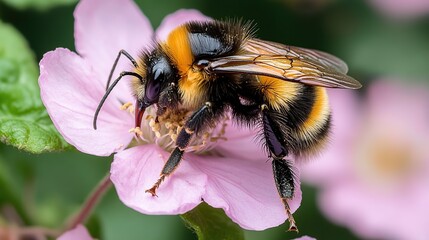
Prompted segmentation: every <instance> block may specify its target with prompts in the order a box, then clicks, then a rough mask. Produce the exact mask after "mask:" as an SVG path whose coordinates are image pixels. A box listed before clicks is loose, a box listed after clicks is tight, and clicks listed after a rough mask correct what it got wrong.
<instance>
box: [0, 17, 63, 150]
mask: <svg viewBox="0 0 429 240" xmlns="http://www.w3.org/2000/svg"><path fill="white" fill-rule="evenodd" d="M0 36H1V37H2V40H1V41H0V141H1V142H4V143H6V144H9V145H12V146H15V147H17V148H19V149H22V150H25V151H28V152H31V153H42V152H46V151H54V150H62V149H64V148H66V147H67V146H68V145H67V143H66V142H65V141H64V140H63V138H62V137H61V135H59V133H58V132H57V130H56V129H55V127H54V126H53V124H52V122H51V120H50V118H49V116H48V114H47V112H46V110H45V108H44V106H43V104H42V101H41V100H40V94H39V87H38V84H37V78H38V75H39V74H38V69H37V64H36V62H35V60H34V55H33V53H32V52H31V50H30V48H29V47H28V44H27V43H26V41H25V40H24V38H23V37H22V36H21V35H20V34H19V33H18V32H17V30H16V29H14V28H13V27H12V26H10V25H8V24H5V23H2V22H0Z"/></svg>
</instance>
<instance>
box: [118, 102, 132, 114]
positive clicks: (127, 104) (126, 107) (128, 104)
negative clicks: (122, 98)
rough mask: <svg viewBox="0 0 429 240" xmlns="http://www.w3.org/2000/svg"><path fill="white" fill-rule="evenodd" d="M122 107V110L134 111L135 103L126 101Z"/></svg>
mask: <svg viewBox="0 0 429 240" xmlns="http://www.w3.org/2000/svg"><path fill="white" fill-rule="evenodd" d="M120 109H121V110H122V111H128V112H130V113H134V105H133V104H132V103H131V102H127V103H124V104H123V105H122V106H121V107H120Z"/></svg>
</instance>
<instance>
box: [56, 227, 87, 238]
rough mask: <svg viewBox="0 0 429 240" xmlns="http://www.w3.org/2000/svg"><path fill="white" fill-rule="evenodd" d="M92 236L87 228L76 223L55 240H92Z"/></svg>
mask: <svg viewBox="0 0 429 240" xmlns="http://www.w3.org/2000/svg"><path fill="white" fill-rule="evenodd" d="M92 239H93V238H92V237H91V235H89V233H88V230H86V228H85V227H84V226H82V225H78V226H77V227H76V228H74V229H72V230H69V231H67V232H65V233H63V234H62V235H61V236H59V237H58V238H57V240H92Z"/></svg>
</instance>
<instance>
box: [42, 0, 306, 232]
mask: <svg viewBox="0 0 429 240" xmlns="http://www.w3.org/2000/svg"><path fill="white" fill-rule="evenodd" d="M74 16H75V39H76V50H77V52H78V54H76V53H74V52H71V51H70V50H67V49H62V48H59V49H56V50H55V51H52V52H48V53H46V54H45V56H44V57H43V59H42V61H41V62H40V70H41V74H40V78H39V84H40V88H41V96H42V100H43V102H44V104H45V106H46V108H47V110H48V113H49V115H50V116H51V118H52V120H53V122H54V124H55V126H56V127H57V129H58V130H59V131H60V133H61V134H62V135H63V136H64V138H65V139H66V140H67V141H68V142H69V143H70V144H72V145H74V146H75V147H76V148H77V149H79V150H80V151H82V152H85V153H89V154H94V155H99V156H108V155H110V154H112V153H115V155H114V162H113V164H112V167H111V180H112V182H113V183H114V185H115V187H116V190H117V192H118V195H119V197H120V199H121V200H122V202H123V203H124V204H126V205H127V206H129V207H131V208H133V209H135V210H137V211H139V212H142V213H145V214H181V213H185V212H187V211H189V210H191V209H193V208H194V207H196V206H197V205H198V204H200V203H201V202H202V201H205V202H207V203H208V204H210V205H211V206H213V207H216V208H223V209H224V210H225V212H226V214H227V215H228V216H229V217H230V218H231V219H232V220H233V221H235V222H236V223H238V224H239V225H240V226H241V227H243V228H246V229H253V230H262V229H266V228H269V227H274V226H277V225H280V224H282V223H283V222H284V221H285V220H286V218H287V216H286V213H285V210H284V207H283V205H282V203H281V201H280V198H279V196H278V193H277V190H276V187H275V184H274V179H273V173H272V170H271V164H270V163H269V162H268V161H267V160H268V157H267V155H266V154H265V153H264V152H263V151H261V147H260V146H259V145H258V144H256V143H255V142H254V141H253V138H254V136H255V132H256V129H254V130H252V131H249V130H246V129H241V128H238V127H235V126H232V125H231V122H230V121H229V120H228V119H225V121H224V122H223V123H219V126H218V127H216V128H215V129H212V130H210V131H209V132H207V133H206V134H205V135H204V136H203V137H201V138H195V139H193V141H192V143H191V147H189V148H188V149H187V153H185V155H184V160H183V161H182V163H181V164H180V166H179V167H178V169H177V170H176V171H175V172H174V173H173V174H172V175H171V176H169V177H168V178H167V179H166V180H165V181H164V182H163V183H162V184H161V186H160V188H159V189H158V191H157V194H158V197H152V196H151V195H150V194H148V193H145V190H146V189H148V188H150V187H151V186H152V185H153V184H154V183H155V182H156V180H157V179H158V177H159V174H160V172H161V168H162V167H163V165H164V163H165V162H166V160H167V158H168V156H169V152H170V151H171V150H172V147H173V146H174V142H173V141H172V140H171V139H172V138H173V137H174V134H175V133H176V131H177V126H174V125H173V124H170V125H168V126H167V124H165V125H163V124H161V126H159V125H155V124H154V121H153V115H154V110H153V109H152V110H151V109H148V110H146V112H145V114H146V117H144V118H143V119H145V120H144V122H143V123H142V137H141V139H139V141H134V142H133V144H132V145H131V146H130V142H131V141H132V140H133V137H134V133H132V132H131V133H130V132H129V130H130V129H132V128H133V127H134V122H133V120H134V117H133V115H132V114H131V113H130V111H131V112H132V111H133V108H132V107H129V105H127V106H128V107H125V110H121V109H120V108H121V106H122V105H123V104H124V103H127V102H134V101H133V99H132V95H131V91H130V89H129V87H128V86H127V85H128V84H129V83H128V82H129V81H127V80H126V79H124V80H122V82H121V83H119V85H118V86H117V88H115V89H114V90H113V92H112V94H111V95H110V96H109V98H108V99H107V101H106V103H105V104H104V106H103V109H102V111H101V112H100V115H99V117H98V128H97V130H94V129H93V128H92V120H93V116H94V112H95V109H96V107H97V105H98V103H99V102H100V99H101V98H102V96H103V94H104V92H105V84H106V81H107V77H108V74H109V72H110V69H111V67H112V64H113V61H114V59H115V58H116V56H117V54H118V51H119V50H120V49H125V50H126V51H128V52H129V53H130V54H131V55H132V56H135V57H136V56H138V53H139V52H140V51H141V50H142V49H149V48H150V46H151V43H152V42H153V39H159V40H162V39H165V37H166V35H167V33H168V32H169V31H170V30H172V29H173V28H175V27H176V26H178V25H179V24H181V23H184V22H186V21H190V20H200V21H201V20H206V21H207V20H209V18H207V17H205V16H204V15H202V14H201V13H199V12H198V11H195V10H179V11H177V12H175V13H173V14H171V15H169V16H167V17H166V18H165V19H164V21H163V22H162V23H161V26H160V27H159V28H158V30H157V31H156V32H155V33H154V32H153V30H152V28H151V26H150V24H149V21H148V20H147V19H146V17H145V16H144V15H143V14H142V12H140V10H139V9H138V8H137V7H136V5H135V4H134V3H133V2H132V1H129V0H109V1H106V0H82V1H80V3H79V4H78V6H77V8H76V10H75V13H74ZM125 63H127V64H128V65H127V64H125ZM130 65H131V64H129V63H128V61H127V59H125V58H124V59H122V61H120V64H119V65H118V67H117V69H119V70H118V72H117V73H115V74H116V75H117V74H118V73H119V71H122V70H130V67H131V66H130ZM297 184H298V185H299V183H297ZM296 188H297V191H296V197H295V198H294V199H293V201H291V203H290V205H291V208H292V211H295V210H296V209H297V208H298V206H299V204H300V201H301V192H300V189H299V186H296Z"/></svg>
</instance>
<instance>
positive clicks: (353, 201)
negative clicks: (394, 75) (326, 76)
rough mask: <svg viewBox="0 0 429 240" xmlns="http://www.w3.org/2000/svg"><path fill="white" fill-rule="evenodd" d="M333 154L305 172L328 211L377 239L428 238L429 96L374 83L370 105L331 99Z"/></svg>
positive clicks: (346, 97)
mask: <svg viewBox="0 0 429 240" xmlns="http://www.w3.org/2000/svg"><path fill="white" fill-rule="evenodd" d="M330 97H331V102H332V105H333V106H332V108H333V124H334V126H335V128H334V130H333V133H334V134H333V136H332V142H331V147H330V148H328V150H327V152H326V154H324V155H323V156H322V157H321V159H320V160H318V161H315V162H313V163H310V164H308V165H307V166H306V167H304V168H303V170H302V177H303V179H304V181H306V182H308V183H311V184H313V185H315V186H317V187H319V189H320V195H319V203H320V207H321V209H322V211H323V212H324V213H325V214H326V215H327V216H328V217H329V218H330V219H332V220H333V221H334V222H336V223H338V224H340V225H345V226H347V227H349V228H350V229H352V230H353V231H354V232H355V233H356V234H358V235H360V236H362V237H364V238H371V239H429V228H428V226H429V205H428V203H429V187H428V186H429V148H428V143H429V90H428V89H425V88H417V87H410V86H409V85H402V84H399V83H394V82H388V81H378V82H375V83H373V84H372V85H371V86H370V88H369V92H368V96H367V98H366V101H365V102H364V104H362V105H359V103H358V101H357V98H356V96H354V95H351V93H348V92H336V91H332V92H331V95H330Z"/></svg>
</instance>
